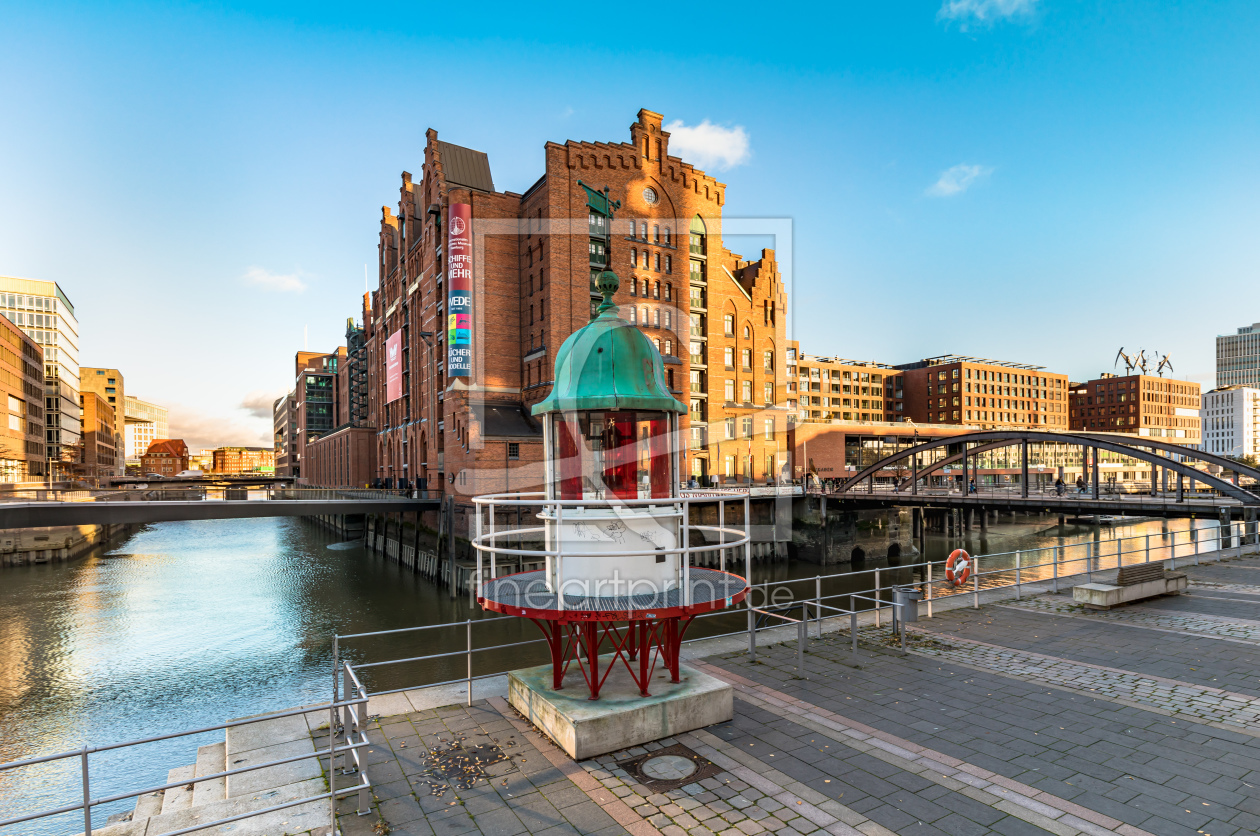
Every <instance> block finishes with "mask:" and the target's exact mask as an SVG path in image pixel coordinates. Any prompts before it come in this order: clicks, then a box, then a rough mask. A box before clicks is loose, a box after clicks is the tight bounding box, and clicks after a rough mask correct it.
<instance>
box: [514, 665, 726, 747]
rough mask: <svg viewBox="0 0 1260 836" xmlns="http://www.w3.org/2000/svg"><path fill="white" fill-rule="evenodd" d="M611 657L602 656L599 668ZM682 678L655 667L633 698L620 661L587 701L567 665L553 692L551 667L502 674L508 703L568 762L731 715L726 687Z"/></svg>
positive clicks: (683, 671) (698, 676)
mask: <svg viewBox="0 0 1260 836" xmlns="http://www.w3.org/2000/svg"><path fill="white" fill-rule="evenodd" d="M611 662H612V660H611V659H604V658H601V659H600V669H601V672H602V671H603V670H604V669H605V666H606V665H607V664H611ZM678 678H679V679H680V680H681V681H680V682H678V683H677V684H672V683H670V681H669V672H668V671H666V670H663V669H662V668H661V667H660V666H658V667H657V670H656V673H655V674H654V675H653V679H652V687H651V691H652V695H651V696H650V697H641V696H639V687H638V686H637V685H635V684H634V679H633V678H632V677H631V676H630V673H629V671H627V670H626V669H625V666H624V665H623V664H621V663H620V662H618V663H617V664H616V666H615V667H614V668H613V670H612V672H611V673H610V674H609V675H608V679H607V680H605V681H604V686H603V688H602V689H600V694H599V699H598V700H592V699H590V698H589V692H588V691H587V688H586V683H585V682H584V681H583V679H582V674H581V672H580V671H579V670H578V668H577V663H576V662H575V663H573V664H572V665H570V666H569V673H568V675H567V676H566V677H565V679H564V688H563V689H562V690H560V691H553V690H552V689H551V666H550V665H540V666H539V667H536V668H526V669H525V670H519V671H512V672H510V673H509V674H508V700H509V701H510V702H511V703H512V707H513V708H515V709H516V710H517V711H519V712H521V713H522V714H524V715H525V716H526V717H528V718H529V720H530V722H531V723H533V724H534V725H536V726H537V727H538V728H540V729H542V730H543V731H544V732H545V733H546V734H547V736H548V737H550V738H551V739H552V740H553V741H555V742H556V745H558V746H559V747H560V748H561V749H563V750H564V751H565V752H567V753H568V755H569V757H571V758H573V759H574V760H584V759H585V758H593V757H596V756H597V755H604V754H607V753H609V752H616V751H618V750H620V749H628V748H630V747H631V746H639V745H641V744H643V743H649V742H651V741H653V740H660V739H662V738H665V737H672V736H673V735H676V734H682V733H683V732H688V731H693V730H695V729H700V728H704V727H705V726H710V725H713V724H714V723H724V722H726V721H727V720H730V719H731V718H732V717H733V716H734V710H735V704H734V698H733V696H732V693H731V686H730V685H727V684H726V683H725V682H722V681H720V680H718V679H715V678H714V677H712V676H709V675H708V674H704V673H701V672H699V671H696V670H692V669H691V668H688V667H686V666H682V667H680V668H679V676H678Z"/></svg>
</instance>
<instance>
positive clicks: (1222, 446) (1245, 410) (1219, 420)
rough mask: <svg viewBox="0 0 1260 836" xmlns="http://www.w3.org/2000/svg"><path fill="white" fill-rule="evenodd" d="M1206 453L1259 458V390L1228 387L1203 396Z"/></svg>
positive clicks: (1246, 387)
mask: <svg viewBox="0 0 1260 836" xmlns="http://www.w3.org/2000/svg"><path fill="white" fill-rule="evenodd" d="M1199 417H1200V420H1201V421H1202V422H1203V444H1202V449H1203V452H1205V453H1216V454H1218V455H1221V456H1230V457H1231V458H1235V459H1255V458H1257V457H1260V389H1256V388H1252V387H1250V386H1227V387H1225V388H1223V389H1213V390H1212V391H1211V392H1207V393H1205V394H1204V395H1203V409H1202V411H1200V413H1199Z"/></svg>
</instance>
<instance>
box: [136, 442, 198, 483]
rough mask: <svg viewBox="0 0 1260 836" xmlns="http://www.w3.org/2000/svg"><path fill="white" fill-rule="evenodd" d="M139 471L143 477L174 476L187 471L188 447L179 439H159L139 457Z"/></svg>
mask: <svg viewBox="0 0 1260 836" xmlns="http://www.w3.org/2000/svg"><path fill="white" fill-rule="evenodd" d="M140 469H141V472H142V473H143V474H144V475H145V476H148V475H149V474H150V473H156V474H157V475H158V476H176V475H178V474H180V473H182V472H183V471H185V470H187V469H188V445H187V444H185V443H184V441H183V439H179V438H159V439H158V440H157V441H154V442H153V443H152V444H150V445H149V449H148V450H146V451H145V453H144V455H143V456H141V457H140Z"/></svg>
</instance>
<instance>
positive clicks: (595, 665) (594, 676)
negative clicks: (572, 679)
mask: <svg viewBox="0 0 1260 836" xmlns="http://www.w3.org/2000/svg"><path fill="white" fill-rule="evenodd" d="M583 629H585V631H586V660H587V662H589V663H590V665H589V666H590V672H591V680H590V686H591V699H593V700H597V699H599V624H598V623H596V622H594V621H589V622H587V623H586V624H584V625H583Z"/></svg>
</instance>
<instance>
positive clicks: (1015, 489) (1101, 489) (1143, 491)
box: [809, 480, 1238, 506]
mask: <svg viewBox="0 0 1260 836" xmlns="http://www.w3.org/2000/svg"><path fill="white" fill-rule="evenodd" d="M829 487H830V486H828V485H811V486H810V488H809V493H811V494H822V495H831V494H832V493H833V491H831V490H829ZM837 495H838V496H858V497H860V496H868V495H874V496H885V497H886V496H905V497H910V496H918V497H930V496H939V497H957V498H967V497H970V498H973V499H986V498H992V499H994V500H998V501H1000V500H1005V499H1020V498H1023V490H1022V488H1021V487H1020V485H1018V484H1000V485H994V484H978V485H976V487H975V489H974V490H971V489H966V490H964V489H963V488H961V487H959V486H958V485H956V484H953V485H951V484H943V485H919V487H918V489H917V490H912V489H911V488H910V487H909V486H906V487H898V486H897V485H896V484H894V483H893V482H891V481H884V482H880V481H879V480H876V482H875V484H874V485H873V486H868V485H859V486H855V487H852V488H850V489H849V490H847V491H845V492H844V493H841V494H837ZM1182 497H1183V498H1184V500H1193V501H1194V502H1195V503H1196V504H1203V503H1210V504H1213V505H1232V506H1237V505H1238V500H1237V499H1234V498H1233V497H1230V496H1226V495H1225V494H1224V493H1222V492H1221V491H1219V490H1216V489H1215V488H1209V487H1207V486H1205V485H1203V484H1202V483H1196V484H1195V487H1194V488H1193V489H1192V488H1190V487H1189V486H1188V485H1187V486H1186V487H1185V488H1184V490H1183V491H1182ZM1027 498H1029V499H1033V498H1043V499H1062V500H1089V501H1094V500H1093V489H1092V487H1091V486H1089V485H1086V486H1085V489H1084V490H1081V489H1079V488H1077V486H1076V485H1074V484H1068V485H1066V486H1065V487H1064V489H1063V491H1062V492H1061V493H1060V492H1059V490H1058V489H1057V488H1056V487H1055V486H1054V485H1053V484H1040V483H1038V484H1030V485H1029V486H1028V497H1027ZM1139 499H1140V500H1141V501H1143V502H1145V503H1152V502H1154V503H1161V504H1167V505H1177V504H1179V503H1180V504H1184V501H1183V499H1179V498H1178V493H1177V491H1176V489H1169V490H1164V489H1163V488H1162V487H1161V488H1160V489H1159V490H1157V491H1155V492H1154V493H1152V492H1151V483H1150V482H1148V481H1144V480H1138V481H1132V480H1125V481H1116V482H1100V483H1099V485H1098V501H1114V502H1124V501H1130V502H1131V501H1134V500H1139Z"/></svg>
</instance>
